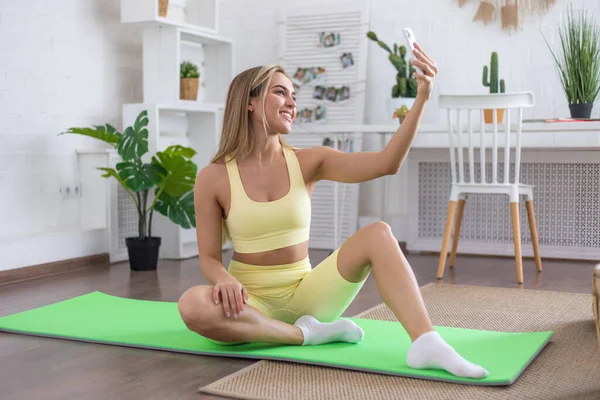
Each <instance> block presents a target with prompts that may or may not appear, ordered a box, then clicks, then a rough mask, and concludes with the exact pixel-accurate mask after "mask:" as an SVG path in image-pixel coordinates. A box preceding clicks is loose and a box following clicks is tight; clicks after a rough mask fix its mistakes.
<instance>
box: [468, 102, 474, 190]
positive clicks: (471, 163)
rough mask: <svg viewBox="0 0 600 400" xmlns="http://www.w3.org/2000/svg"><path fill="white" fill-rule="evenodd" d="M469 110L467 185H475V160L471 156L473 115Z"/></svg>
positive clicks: (472, 155)
mask: <svg viewBox="0 0 600 400" xmlns="http://www.w3.org/2000/svg"><path fill="white" fill-rule="evenodd" d="M472 111H473V110H472V109H470V108H469V122H468V124H469V180H468V183H475V160H474V154H473V115H472V114H473V113H472Z"/></svg>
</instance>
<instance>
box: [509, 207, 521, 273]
mask: <svg viewBox="0 0 600 400" xmlns="http://www.w3.org/2000/svg"><path fill="white" fill-rule="evenodd" d="M510 213H511V215H512V227H513V241H514V243H515V261H516V264H517V283H523V260H522V258H521V227H520V225H519V223H520V222H519V203H510Z"/></svg>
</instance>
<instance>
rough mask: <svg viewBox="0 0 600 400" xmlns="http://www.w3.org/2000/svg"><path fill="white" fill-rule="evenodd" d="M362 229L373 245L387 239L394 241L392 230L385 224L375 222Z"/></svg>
mask: <svg viewBox="0 0 600 400" xmlns="http://www.w3.org/2000/svg"><path fill="white" fill-rule="evenodd" d="M364 229H366V230H368V232H369V238H370V239H372V240H373V243H374V244H379V243H381V242H382V241H385V240H388V239H393V240H396V238H395V236H394V233H393V232H392V228H391V227H390V226H389V225H388V224H387V223H386V222H383V221H377V222H374V223H372V224H370V225H367V226H366V227H365V228H364Z"/></svg>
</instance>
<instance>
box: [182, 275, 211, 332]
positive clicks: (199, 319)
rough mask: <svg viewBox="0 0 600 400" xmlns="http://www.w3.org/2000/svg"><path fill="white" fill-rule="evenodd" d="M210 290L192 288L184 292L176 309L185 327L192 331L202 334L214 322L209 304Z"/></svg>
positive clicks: (201, 287)
mask: <svg viewBox="0 0 600 400" xmlns="http://www.w3.org/2000/svg"><path fill="white" fill-rule="evenodd" d="M211 296H212V288H211V287H210V286H194V287H192V288H189V289H188V290H186V291H185V292H184V293H183V294H182V295H181V298H180V299H179V301H178V302H177V308H178V309H179V315H181V319H182V320H183V322H184V323H185V325H186V326H187V327H188V328H189V329H190V330H192V331H194V332H197V333H200V334H202V333H203V332H207V331H209V330H210V329H211V328H212V323H213V321H214V320H215V318H214V315H212V314H214V313H213V312H212V311H213V308H214V307H211V306H214V304H212V303H211V301H210V298H211Z"/></svg>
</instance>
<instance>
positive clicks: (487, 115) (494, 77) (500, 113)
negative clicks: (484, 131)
mask: <svg viewBox="0 0 600 400" xmlns="http://www.w3.org/2000/svg"><path fill="white" fill-rule="evenodd" d="M498 79H499V75H498V53H496V52H493V53H492V59H491V62H490V70H489V77H488V66H487V65H484V66H483V81H482V82H483V86H485V87H489V88H490V93H492V94H496V93H498V90H500V93H504V92H505V90H506V86H505V83H504V79H500V81H498ZM483 118H484V120H485V123H486V124H491V123H493V122H494V114H493V113H492V110H483ZM503 118H504V109H498V110H496V119H497V122H498V123H499V124H501V123H502V119H503Z"/></svg>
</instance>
